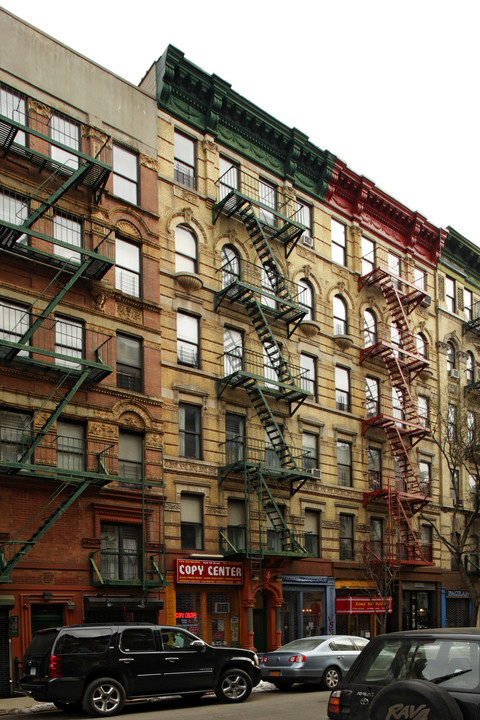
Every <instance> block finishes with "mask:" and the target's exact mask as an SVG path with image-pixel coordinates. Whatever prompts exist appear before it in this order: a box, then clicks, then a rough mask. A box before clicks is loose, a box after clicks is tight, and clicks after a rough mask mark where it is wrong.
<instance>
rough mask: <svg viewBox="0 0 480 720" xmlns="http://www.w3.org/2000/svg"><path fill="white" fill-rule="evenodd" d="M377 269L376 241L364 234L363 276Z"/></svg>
mask: <svg viewBox="0 0 480 720" xmlns="http://www.w3.org/2000/svg"><path fill="white" fill-rule="evenodd" d="M374 269H375V243H374V242H373V241H372V240H370V239H369V238H367V237H364V236H362V276H365V275H369V274H370V273H371V272H373V271H374Z"/></svg>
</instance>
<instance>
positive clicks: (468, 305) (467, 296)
mask: <svg viewBox="0 0 480 720" xmlns="http://www.w3.org/2000/svg"><path fill="white" fill-rule="evenodd" d="M472 308H473V293H472V291H471V290H467V288H464V290H463V312H464V313H465V320H466V321H467V322H470V320H471V319H472Z"/></svg>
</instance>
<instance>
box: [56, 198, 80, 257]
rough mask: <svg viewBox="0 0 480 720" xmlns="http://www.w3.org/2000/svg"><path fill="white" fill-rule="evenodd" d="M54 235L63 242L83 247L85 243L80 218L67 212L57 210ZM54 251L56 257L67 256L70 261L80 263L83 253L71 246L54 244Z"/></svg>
mask: <svg viewBox="0 0 480 720" xmlns="http://www.w3.org/2000/svg"><path fill="white" fill-rule="evenodd" d="M52 222H53V237H54V238H55V240H60V242H62V243H68V245H70V246H72V245H73V246H74V247H76V248H81V247H82V245H83V227H82V223H81V222H80V220H77V219H76V218H73V217H71V216H69V215H67V214H66V213H62V212H59V211H55V212H54V214H53V221H52ZM53 253H54V255H55V256H56V257H61V258H65V259H66V260H68V261H69V262H73V263H76V264H79V263H80V260H81V255H80V253H79V252H76V250H72V248H71V247H65V246H63V245H58V244H56V243H55V244H54V246H53Z"/></svg>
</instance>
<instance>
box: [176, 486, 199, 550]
mask: <svg viewBox="0 0 480 720" xmlns="http://www.w3.org/2000/svg"><path fill="white" fill-rule="evenodd" d="M180 532H181V544H182V550H202V549H203V497H202V496H201V495H193V494H190V493H182V494H181V499H180Z"/></svg>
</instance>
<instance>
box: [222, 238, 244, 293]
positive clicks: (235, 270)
mask: <svg viewBox="0 0 480 720" xmlns="http://www.w3.org/2000/svg"><path fill="white" fill-rule="evenodd" d="M221 262H222V288H226V287H228V286H229V285H232V283H235V282H237V280H239V279H240V257H239V255H238V253H237V251H236V250H235V248H233V247H232V246H231V245H224V246H223V248H222V259H221Z"/></svg>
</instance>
